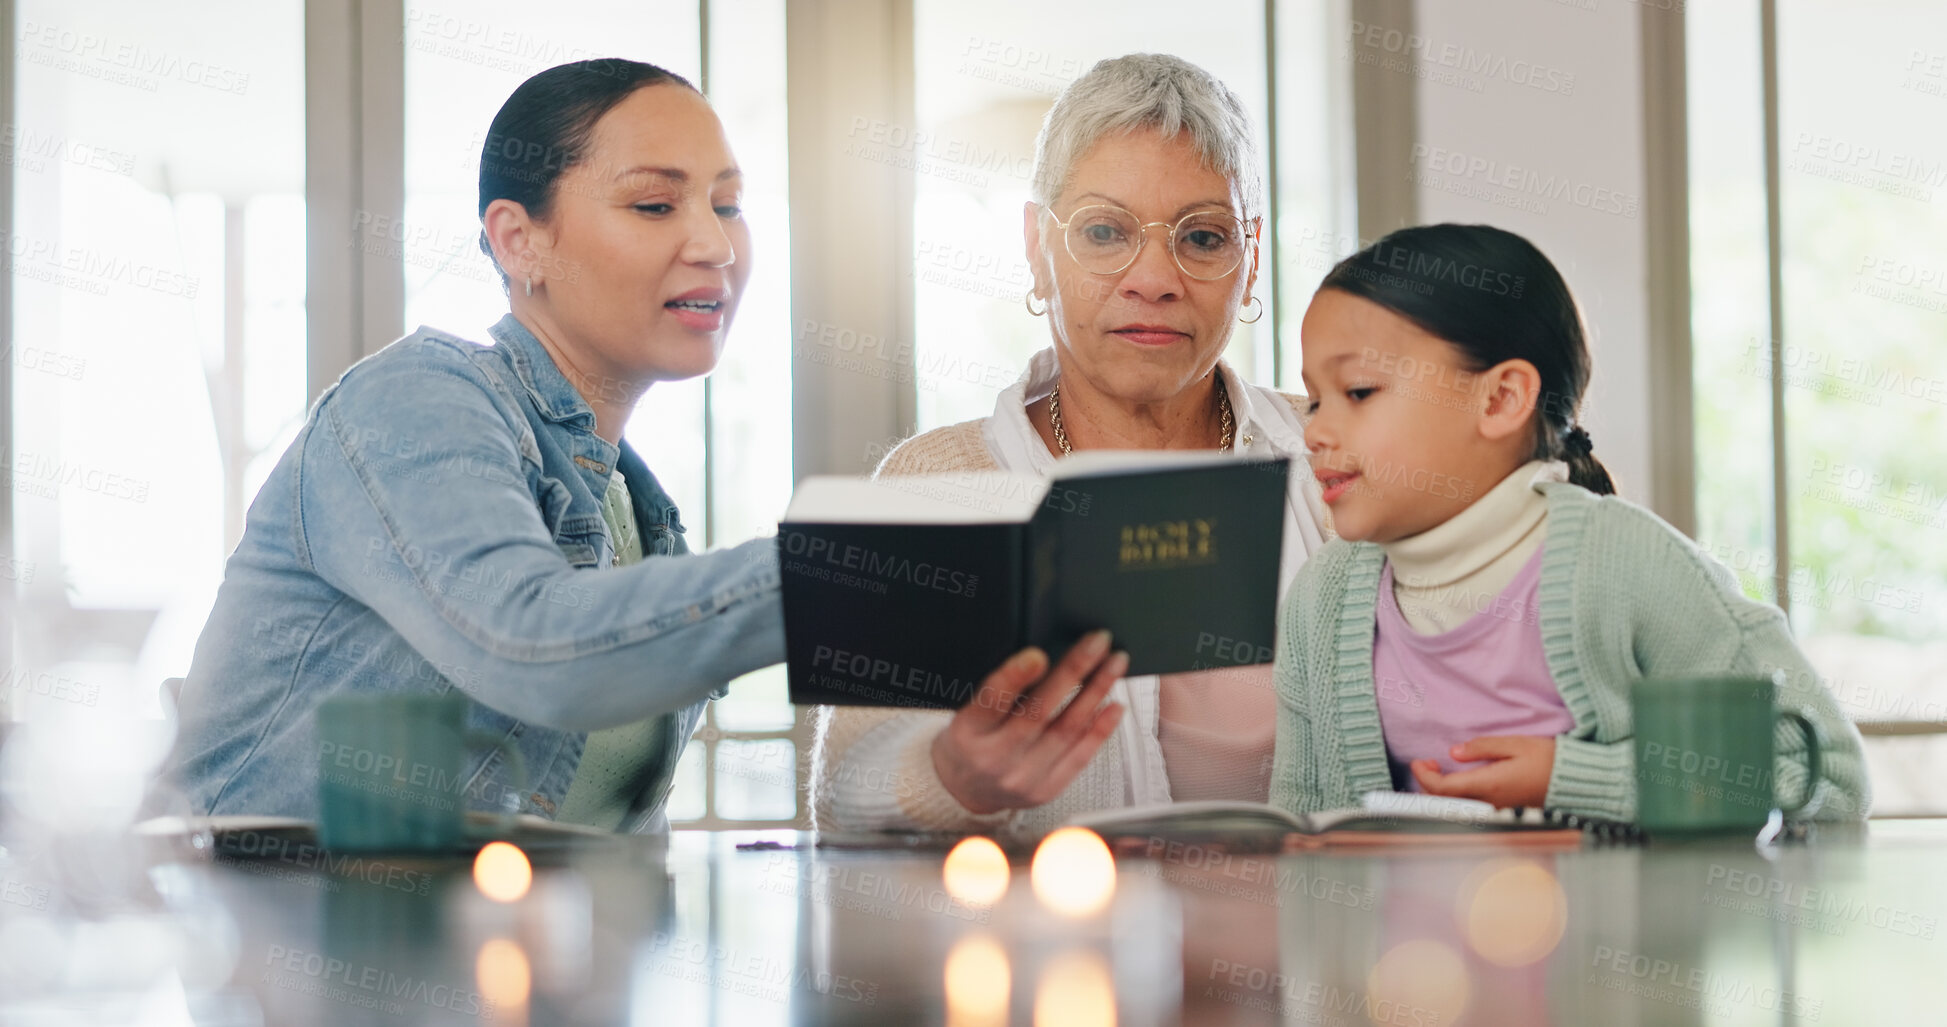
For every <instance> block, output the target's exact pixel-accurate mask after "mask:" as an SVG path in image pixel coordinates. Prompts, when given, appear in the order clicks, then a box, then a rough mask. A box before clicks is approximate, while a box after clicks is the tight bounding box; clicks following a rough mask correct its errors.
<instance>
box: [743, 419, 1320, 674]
mask: <svg viewBox="0 0 1947 1027" xmlns="http://www.w3.org/2000/svg"><path fill="white" fill-rule="evenodd" d="M1288 464H1289V461H1287V460H1286V459H1284V458H1282V457H1278V458H1274V459H1249V458H1242V457H1236V456H1230V455H1223V454H1190V455H1184V454H1173V453H1152V452H1143V453H1086V454H1081V455H1079V456H1074V457H1069V458H1067V459H1065V460H1063V461H1062V462H1061V464H1060V467H1059V470H1058V471H1057V473H1056V474H1055V476H1054V477H1053V478H1052V479H1051V480H1045V481H1044V480H1042V479H1039V478H1032V477H1021V476H1015V475H1006V474H984V473H962V474H952V475H940V476H925V477H909V478H880V479H876V480H866V479H859V478H823V477H820V478H808V479H806V480H805V481H804V483H803V484H801V485H800V486H799V487H798V490H797V492H796V493H795V494H794V495H793V496H792V500H791V506H790V509H789V510H787V511H786V513H785V516H784V520H783V521H782V522H781V523H780V524H779V525H778V537H777V544H778V558H779V562H780V564H781V566H782V570H783V596H784V636H785V653H786V659H787V662H788V664H789V672H790V682H791V701H792V702H794V703H826V704H832V705H841V706H917V707H933V708H940V709H957V708H958V707H960V706H962V705H964V704H965V703H966V702H967V700H968V699H969V698H971V697H972V695H973V693H974V691H975V690H976V689H978V688H979V686H980V683H981V681H982V680H983V679H985V678H986V676H987V675H988V674H989V673H991V672H993V671H994V670H995V669H996V668H997V667H999V666H1000V665H1001V663H1002V661H1004V660H1005V659H1007V657H1008V656H1010V655H1012V654H1013V653H1015V652H1016V651H1018V650H1020V649H1022V648H1024V647H1026V646H1029V645H1036V646H1040V647H1041V648H1042V649H1044V650H1045V651H1047V653H1048V654H1049V656H1050V658H1052V659H1059V658H1060V657H1061V655H1062V654H1063V653H1064V652H1066V651H1067V650H1068V647H1069V646H1070V645H1072V644H1074V642H1075V641H1077V640H1078V639H1079V638H1081V636H1082V635H1084V634H1086V633H1087V632H1089V631H1092V630H1094V629H1096V628H1107V629H1109V630H1110V631H1111V632H1113V634H1114V636H1115V642H1114V644H1115V646H1116V647H1117V648H1120V649H1125V650H1127V651H1128V653H1129V670H1128V673H1129V674H1130V675H1132V676H1134V675H1142V674H1170V673H1177V672H1181V671H1193V670H1207V669H1212V668H1216V667H1228V666H1236V665H1239V664H1251V663H1268V662H1270V660H1271V654H1272V645H1273V641H1272V640H1273V633H1274V629H1275V625H1276V621H1277V599H1278V569H1279V556H1280V553H1281V551H1282V544H1283V536H1284V505H1285V478H1286V474H1287V471H1288Z"/></svg>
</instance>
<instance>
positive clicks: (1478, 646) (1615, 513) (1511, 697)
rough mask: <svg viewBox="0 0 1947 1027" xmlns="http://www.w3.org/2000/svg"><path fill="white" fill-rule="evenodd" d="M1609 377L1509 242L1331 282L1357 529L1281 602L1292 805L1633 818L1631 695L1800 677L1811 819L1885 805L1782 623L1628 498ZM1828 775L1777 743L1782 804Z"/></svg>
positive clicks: (1435, 231) (1539, 259) (1332, 397)
mask: <svg viewBox="0 0 1947 1027" xmlns="http://www.w3.org/2000/svg"><path fill="white" fill-rule="evenodd" d="M1588 380H1589V353H1588V345H1587V343H1586V341H1585V339H1584V333H1583V327H1582V322H1581V317H1580V315H1579V313H1578V312H1577V310H1576V306H1575V301H1574V298H1573V297H1571V296H1570V295H1569V291H1568V286H1567V284H1566V283H1564V282H1563V281H1562V277H1561V275H1560V274H1559V273H1557V272H1556V270H1555V267H1554V265H1552V264H1550V263H1549V261H1548V258H1546V257H1544V256H1542V254H1541V252H1540V251H1539V250H1537V249H1535V247H1534V246H1533V245H1532V244H1530V243H1529V242H1528V241H1527V240H1525V239H1523V238H1521V237H1520V236H1517V235H1514V234H1512V233H1510V232H1504V231H1501V230H1499V229H1495V228H1489V227H1487V226H1485V225H1450V224H1449V225H1431V226H1424V227H1419V228H1408V229H1404V230H1401V231H1398V232H1394V233H1393V234H1391V235H1389V236H1387V237H1385V238H1384V239H1381V240H1380V241H1379V242H1377V243H1374V244H1373V245H1372V246H1371V247H1369V248H1367V249H1365V250H1362V251H1360V252H1359V253H1356V254H1354V255H1352V256H1351V257H1348V258H1346V259H1345V260H1344V261H1342V262H1341V263H1340V264H1339V265H1338V266H1337V267H1335V268H1333V269H1332V272H1331V274H1330V275H1328V276H1326V278H1325V281H1324V283H1323V284H1322V285H1320V286H1319V289H1318V293H1317V295H1316V296H1315V297H1314V298H1313V299H1312V304H1311V308H1310V309H1309V310H1308V311H1306V313H1305V321H1304V382H1305V391H1306V393H1307V394H1308V395H1309V396H1310V397H1311V417H1310V421H1309V423H1308V425H1307V427H1306V430H1305V442H1306V444H1307V445H1308V446H1309V447H1310V449H1311V451H1312V468H1313V472H1314V473H1315V474H1316V475H1317V477H1318V479H1319V482H1320V485H1321V486H1322V487H1323V490H1324V500H1325V503H1326V505H1327V506H1329V507H1330V508H1331V511H1332V520H1333V524H1334V526H1335V527H1336V528H1337V531H1338V534H1339V540H1338V541H1335V542H1333V543H1331V544H1330V545H1329V546H1327V547H1326V548H1325V549H1323V550H1321V551H1320V552H1319V553H1317V554H1316V555H1314V556H1313V557H1312V558H1311V560H1309V561H1308V562H1307V563H1306V564H1305V566H1304V567H1303V568H1302V569H1301V570H1300V571H1299V573H1298V576H1297V578H1296V580H1295V581H1294V583H1293V585H1292V587H1291V589H1290V593H1289V596H1288V597H1287V599H1286V602H1285V607H1284V610H1283V613H1282V618H1281V624H1280V644H1279V648H1278V657H1277V668H1276V672H1275V680H1276V683H1277V689H1278V698H1279V720H1278V739H1277V749H1276V752H1277V756H1276V760H1275V764H1274V767H1273V770H1272V784H1271V801H1272V802H1273V803H1275V804H1277V805H1280V806H1283V807H1284V808H1286V809H1290V810H1293V811H1305V810H1312V809H1329V808H1333V807H1342V806H1349V805H1356V804H1357V803H1358V800H1359V797H1360V796H1361V795H1362V794H1363V793H1365V792H1368V791H1374V790H1385V789H1398V790H1401V791H1409V790H1410V791H1422V792H1430V793H1434V794H1438V795H1450V796H1460V797H1465V798H1473V799H1484V800H1487V801H1489V802H1492V803H1494V804H1495V805H1497V806H1547V807H1551V808H1557V809H1561V810H1564V811H1566V812H1571V813H1577V814H1582V815H1586V816H1593V817H1602V818H1607V819H1613V820H1632V819H1634V817H1635V814H1636V787H1635V773H1634V771H1635V766H1634V764H1635V754H1634V751H1633V749H1632V743H1631V738H1630V734H1631V726H1630V707H1629V689H1630V685H1631V683H1632V682H1634V681H1636V680H1637V679H1639V678H1646V677H1669V676H1676V675H1720V674H1722V675H1766V674H1770V673H1771V672H1773V671H1774V670H1779V669H1782V670H1783V671H1785V673H1784V675H1783V676H1782V678H1781V680H1782V682H1783V684H1782V685H1781V687H1780V690H1779V694H1778V702H1779V705H1780V706H1781V707H1786V708H1800V709H1804V710H1806V711H1808V712H1809V715H1810V716H1811V717H1812V719H1813V720H1814V721H1815V722H1817V723H1818V725H1819V726H1820V727H1821V728H1823V730H1824V735H1825V738H1826V740H1827V745H1826V746H1825V747H1824V749H1823V753H1822V755H1823V756H1824V760H1823V764H1824V769H1823V773H1822V778H1821V780H1819V781H1818V782H1817V783H1816V787H1817V789H1818V794H1817V796H1816V798H1815V799H1814V802H1813V803H1812V804H1811V805H1810V806H1808V807H1807V810H1806V812H1807V814H1808V815H1811V816H1815V817H1819V818H1824V819H1838V818H1856V817H1863V816H1864V815H1865V810H1866V806H1867V802H1868V788H1867V783H1866V771H1865V766H1864V763H1863V760H1862V758H1861V755H1860V745H1859V735H1858V732H1857V731H1856V730H1855V729H1854V728H1853V726H1852V724H1851V723H1850V722H1849V721H1847V720H1846V718H1845V717H1844V716H1843V715H1841V714H1840V712H1839V710H1838V707H1837V706H1836V705H1835V704H1834V703H1833V701H1832V698H1831V696H1830V695H1828V694H1827V693H1826V691H1825V689H1824V687H1823V686H1822V685H1821V684H1820V683H1819V678H1818V675H1817V673H1816V672H1815V671H1814V670H1813V669H1812V667H1811V665H1810V664H1809V663H1808V662H1807V660H1806V659H1805V656H1804V654H1802V653H1800V652H1799V650H1798V648H1797V646H1796V645H1794V644H1793V642H1792V639H1791V635H1790V633H1789V631H1788V629H1787V627H1786V624H1785V619H1784V616H1783V614H1781V613H1780V612H1779V611H1778V609H1777V608H1776V607H1772V606H1768V605H1765V604H1761V603H1756V602H1753V601H1751V600H1749V599H1746V598H1745V597H1744V596H1743V595H1742V594H1741V593H1740V592H1739V591H1738V590H1737V588H1736V587H1735V585H1734V583H1733V582H1732V581H1731V579H1730V577H1729V575H1728V573H1727V572H1725V571H1724V570H1723V569H1722V567H1720V566H1719V565H1717V564H1715V563H1713V562H1712V561H1711V560H1709V559H1708V558H1707V557H1705V556H1704V555H1703V553H1702V552H1701V551H1700V550H1699V549H1698V548H1697V547H1696V546H1695V545H1694V544H1692V543H1691V542H1690V540H1688V539H1686V538H1684V537H1683V536H1682V535H1680V534H1678V533H1677V532H1676V531H1675V530H1674V529H1672V528H1671V527H1670V526H1669V525H1668V524H1666V523H1664V522H1663V521H1662V520H1660V519H1658V518H1657V517H1656V515H1654V514H1652V513H1650V512H1649V511H1647V510H1645V509H1643V508H1642V507H1639V506H1636V505H1634V504H1631V503H1629V502H1626V501H1624V500H1622V499H1618V498H1616V497H1614V496H1613V495H1611V493H1612V492H1613V491H1614V489H1613V487H1612V486H1611V484H1610V480H1609V475H1608V472H1606V471H1605V470H1604V469H1603V467H1602V465H1601V464H1600V463H1599V462H1597V461H1596V459H1595V457H1594V456H1593V455H1592V453H1591V447H1592V443H1591V441H1590V439H1589V434H1588V432H1587V431H1585V430H1584V429H1583V428H1582V427H1581V426H1580V425H1579V424H1578V423H1577V419H1576V412H1577V408H1578V407H1579V405H1580V402H1581V399H1582V393H1583V390H1584V388H1586V387H1587V385H1588ZM1805 775H1806V766H1805V758H1804V741H1803V739H1802V737H1801V735H1800V733H1799V732H1798V731H1796V730H1784V731H1780V732H1779V733H1778V735H1777V767H1776V770H1775V776H1776V787H1777V789H1778V794H1780V795H1782V796H1797V795H1802V794H1804V793H1803V791H1802V789H1803V787H1804V785H1805Z"/></svg>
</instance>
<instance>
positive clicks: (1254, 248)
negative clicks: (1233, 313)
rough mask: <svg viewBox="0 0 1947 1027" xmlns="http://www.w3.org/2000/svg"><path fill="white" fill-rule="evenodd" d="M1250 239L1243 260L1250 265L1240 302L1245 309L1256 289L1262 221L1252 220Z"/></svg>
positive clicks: (1262, 231) (1261, 246) (1261, 244)
mask: <svg viewBox="0 0 1947 1027" xmlns="http://www.w3.org/2000/svg"><path fill="white" fill-rule="evenodd" d="M1250 239H1251V245H1250V246H1249V247H1248V249H1249V253H1248V254H1247V255H1246V256H1245V258H1244V259H1245V262H1246V263H1248V264H1249V265H1250V273H1249V274H1246V275H1245V276H1244V298H1243V299H1242V300H1241V301H1240V302H1241V303H1242V304H1243V305H1244V306H1247V307H1248V306H1250V305H1251V290H1253V289H1255V288H1257V265H1258V261H1259V259H1260V258H1259V254H1260V253H1261V252H1262V248H1263V245H1264V222H1263V220H1261V219H1259V220H1254V221H1253V222H1252V223H1251V227H1250ZM1260 316H1262V315H1260Z"/></svg>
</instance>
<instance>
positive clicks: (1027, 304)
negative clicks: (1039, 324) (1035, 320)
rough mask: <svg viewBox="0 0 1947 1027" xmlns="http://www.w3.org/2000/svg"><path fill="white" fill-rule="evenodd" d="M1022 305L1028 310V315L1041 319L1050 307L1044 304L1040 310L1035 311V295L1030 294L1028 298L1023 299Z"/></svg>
mask: <svg viewBox="0 0 1947 1027" xmlns="http://www.w3.org/2000/svg"><path fill="white" fill-rule="evenodd" d="M1021 305H1022V306H1024V307H1026V308H1028V313H1030V314H1033V315H1034V316H1035V317H1040V316H1041V315H1043V314H1045V313H1047V312H1048V306H1047V304H1045V303H1044V304H1042V306H1041V309H1040V310H1036V309H1034V293H1028V294H1027V295H1026V296H1023V297H1021Z"/></svg>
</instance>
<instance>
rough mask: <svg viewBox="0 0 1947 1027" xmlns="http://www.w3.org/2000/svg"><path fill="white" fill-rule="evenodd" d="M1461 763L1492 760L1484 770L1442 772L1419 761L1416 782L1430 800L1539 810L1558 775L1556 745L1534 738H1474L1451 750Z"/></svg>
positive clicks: (1550, 740) (1434, 764)
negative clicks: (1553, 777) (1432, 797)
mask: <svg viewBox="0 0 1947 1027" xmlns="http://www.w3.org/2000/svg"><path fill="white" fill-rule="evenodd" d="M1447 752H1448V755H1450V756H1452V757H1453V759H1454V762H1456V763H1472V762H1475V761H1477V760H1492V761H1493V762H1491V763H1489V764H1488V765H1487V766H1485V767H1475V768H1474V769H1472V770H1456V771H1454V772H1453V773H1451V774H1443V773H1441V772H1440V764H1439V763H1438V762H1437V761H1434V760H1414V761H1413V764H1412V768H1413V779H1414V780H1415V781H1418V782H1419V783H1420V788H1421V790H1423V791H1425V792H1426V793H1427V794H1429V795H1450V796H1453V797H1455V798H1459V799H1481V800H1484V801H1486V802H1491V803H1493V804H1494V805H1496V806H1500V807H1504V808H1505V807H1508V806H1540V805H1541V804H1542V802H1543V801H1545V800H1546V799H1547V798H1548V778H1549V775H1551V774H1552V773H1554V770H1555V740H1554V739H1553V738H1537V737H1534V736H1532V735H1489V736H1485V737H1481V738H1470V739H1468V740H1467V741H1465V742H1462V743H1460V744H1459V745H1456V746H1454V747H1453V748H1452V749H1449V750H1448V751H1447Z"/></svg>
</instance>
